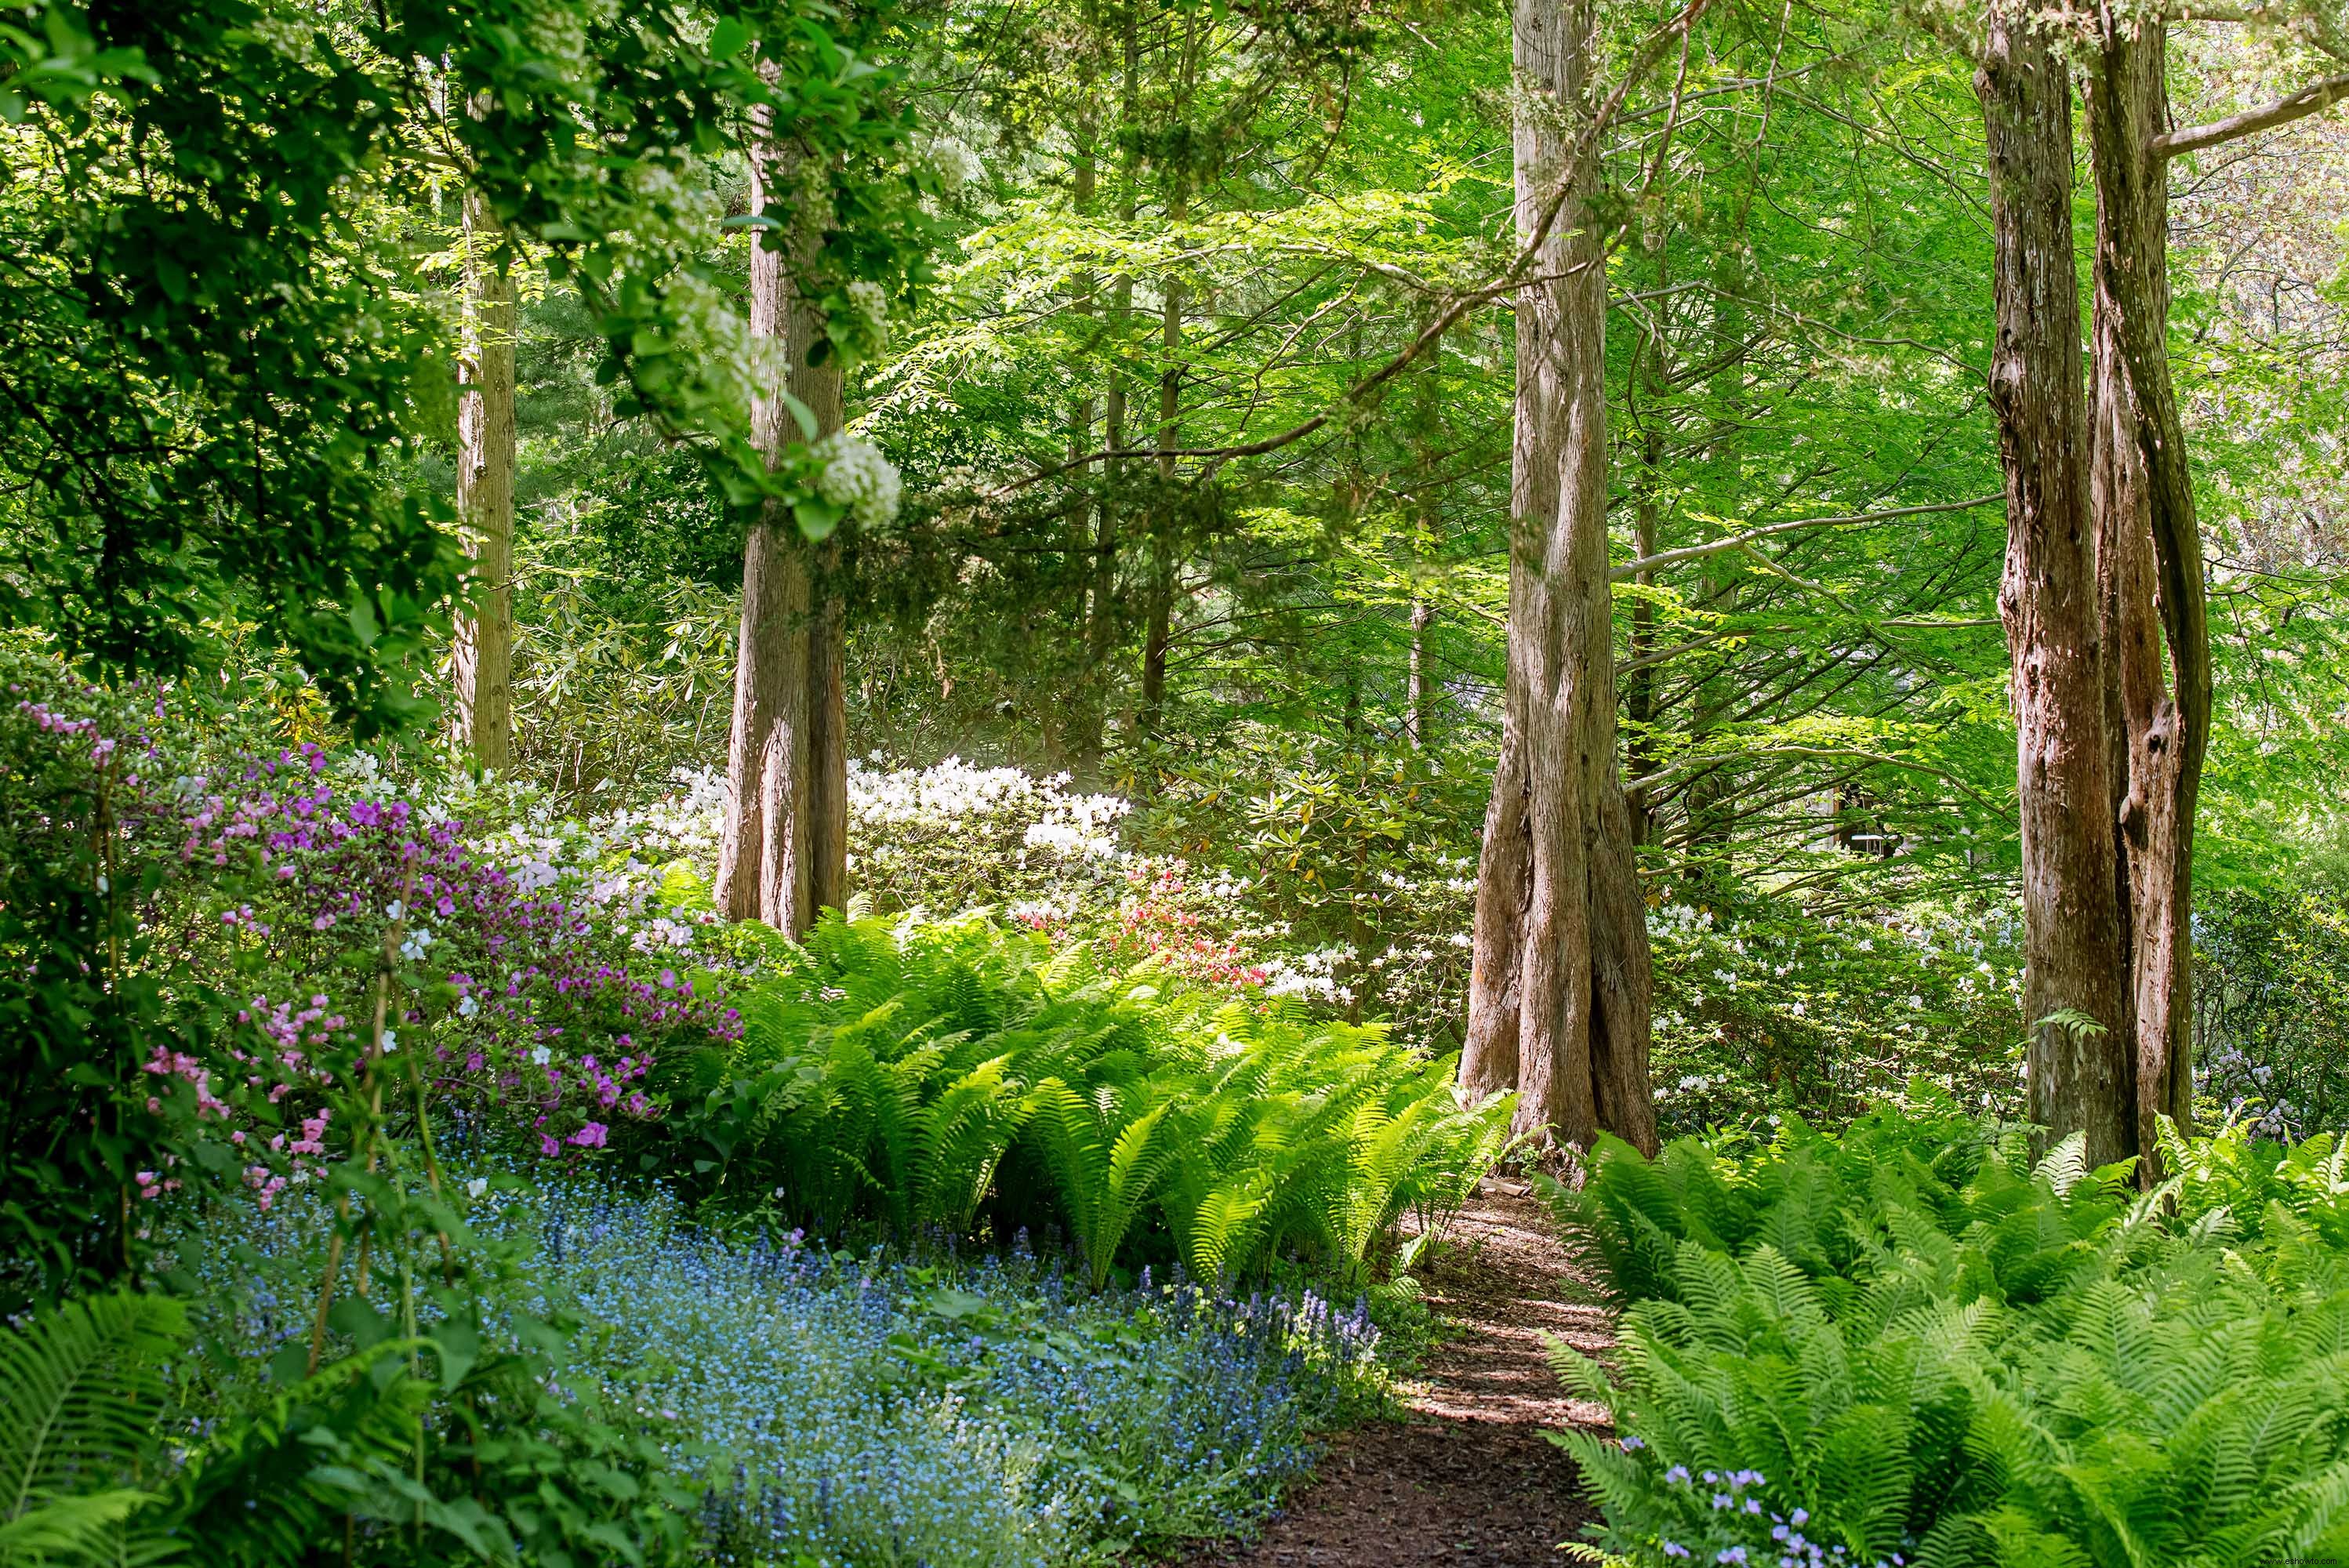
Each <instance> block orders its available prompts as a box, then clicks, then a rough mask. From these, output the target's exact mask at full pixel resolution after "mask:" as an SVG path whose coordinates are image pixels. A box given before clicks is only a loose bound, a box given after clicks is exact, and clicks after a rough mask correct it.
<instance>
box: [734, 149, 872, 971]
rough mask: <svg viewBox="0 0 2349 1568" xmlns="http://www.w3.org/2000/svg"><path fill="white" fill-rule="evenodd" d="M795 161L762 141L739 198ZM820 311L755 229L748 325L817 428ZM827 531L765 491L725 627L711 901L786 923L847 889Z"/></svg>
mask: <svg viewBox="0 0 2349 1568" xmlns="http://www.w3.org/2000/svg"><path fill="white" fill-rule="evenodd" d="M792 167H793V165H792V160H791V159H790V156H789V155H788V154H787V153H785V152H784V151H783V150H780V149H777V148H774V147H772V146H771V145H770V146H763V147H761V150H760V151H759V154H758V156H756V157H755V158H754V159H753V167H752V172H751V200H750V207H751V211H753V212H764V211H769V210H770V209H771V208H781V207H782V206H783V205H784V202H783V201H782V200H781V192H782V191H785V190H787V189H788V188H789V185H790V181H791V177H792ZM791 233H792V244H793V246H794V249H795V250H796V251H797V253H798V254H799V255H800V257H801V258H802V261H806V260H812V256H813V254H814V251H815V248H816V246H817V244H818V243H819V242H820V239H821V237H820V235H819V234H817V233H816V232H815V230H814V227H813V219H812V216H811V214H810V213H809V212H807V211H804V210H803V211H801V212H800V213H799V215H798V218H797V221H795V222H793V223H792V230H791ZM822 331H823V317H822V316H821V315H819V314H818V313H817V311H816V310H815V307H814V306H813V305H812V304H810V303H809V302H807V301H805V300H802V299H800V298H798V297H797V295H796V294H795V291H794V290H793V289H792V280H791V273H790V269H789V267H788V265H787V264H786V261H785V258H784V255H783V253H782V252H781V249H779V248H775V247H772V246H771V245H770V244H769V243H767V242H766V239H765V237H764V236H763V235H760V234H757V233H756V232H754V238H753V241H752V244H751V250H750V332H751V335H752V336H753V337H754V338H757V339H762V340H766V341H769V342H772V343H774V344H776V345H777V346H778V347H779V348H781V350H782V355H781V358H782V360H783V363H784V364H785V365H786V366H788V368H787V369H786V370H785V372H784V376H785V384H786V386H787V387H788V388H789V390H790V392H791V394H792V396H793V397H797V398H798V399H799V400H800V401H801V402H802V403H804V404H805V405H806V406H807V407H809V408H810V409H811V410H812V411H813V413H814V414H815V417H816V424H817V434H818V436H819V437H822V436H824V435H829V434H831V433H833V431H836V430H838V429H839V428H840V426H841V417H842V406H841V381H840V372H839V371H838V370H837V369H836V368H833V367H832V366H822V367H818V366H810V365H809V364H807V350H808V348H809V346H811V345H812V343H813V342H814V341H815V339H816V338H817V337H818V336H819V335H821V333H822ZM780 390H781V388H778V389H777V391H776V392H770V393H768V394H766V395H764V396H761V397H760V398H758V400H757V402H756V403H755V405H754V407H753V408H752V415H751V419H752V430H751V434H752V439H753V440H754V441H755V442H756V443H757V444H758V446H759V448H760V449H761V450H762V451H764V452H766V453H767V455H768V459H769V461H770V462H772V461H774V460H776V459H779V458H780V457H781V454H782V452H783V450H784V449H785V447H786V446H787V445H788V444H789V442H790V440H791V438H792V436H793V435H794V434H795V433H796V422H795V421H794V420H793V419H792V416H791V414H790V412H789V411H788V406H787V405H786V403H785V402H784V399H783V398H782V397H781V396H779V395H777V392H780ZM839 573H840V552H839V543H838V539H837V536H836V535H835V536H834V538H833V540H832V541H829V542H826V543H825V544H824V545H823V546H821V547H814V546H811V545H810V544H809V543H808V542H807V541H806V540H805V539H803V538H802V536H801V534H800V531H799V529H798V526H797V524H796V523H795V522H794V521H792V518H791V516H790V515H789V513H787V512H785V511H782V510H781V508H779V507H777V506H775V505H773V504H772V503H770V504H769V505H768V507H767V508H766V510H765V511H764V512H763V513H762V514H761V517H760V519H759V521H757V522H756V523H755V524H754V525H753V526H752V527H751V529H750V536H749V538H748V540H747V541H746V542H745V544H744V548H743V556H742V617H741V623H740V628H739V631H738V634H737V639H736V648H735V674H734V723H733V729H732V733H731V736H730V740H729V745H728V750H727V791H726V819H725V824H724V828H723V830H722V832H721V834H720V836H719V847H718V881H717V888H716V897H717V903H718V906H719V909H721V910H722V911H724V912H725V913H727V914H728V915H729V916H730V917H731V918H733V919H736V920H761V921H764V922H766V923H768V924H770V925H772V926H774V927H775V928H776V929H778V930H780V931H782V932H785V933H787V934H791V935H793V936H798V935H800V934H803V933H804V932H805V931H806V930H807V929H808V927H809V926H810V925H812V924H813V923H814V921H815V914H816V911H818V910H819V909H822V908H824V907H826V906H827V905H830V906H833V907H837V906H838V905H839V904H841V903H843V902H844V900H845V897H846V892H847V889H846V882H847V849H848V845H847V830H848V779H847V758H848V752H847V734H846V728H847V726H846V707H845V681H844V678H843V677H844V668H843V666H844V645H843V635H844V630H845V628H844V626H843V617H842V614H841V607H840V597H839Z"/></svg>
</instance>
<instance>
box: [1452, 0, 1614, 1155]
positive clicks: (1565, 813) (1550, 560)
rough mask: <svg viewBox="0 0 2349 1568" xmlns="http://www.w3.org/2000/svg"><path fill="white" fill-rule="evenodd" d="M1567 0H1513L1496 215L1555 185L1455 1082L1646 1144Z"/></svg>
mask: <svg viewBox="0 0 2349 1568" xmlns="http://www.w3.org/2000/svg"><path fill="white" fill-rule="evenodd" d="M1593 23H1594V14H1593V10H1592V8H1591V6H1590V5H1589V4H1588V0H1568V4H1566V5H1560V4H1559V3H1558V0H1517V5H1516V15H1515V25H1514V28H1513V34H1514V38H1513V42H1514V49H1515V57H1516V69H1517V76H1518V78H1519V82H1520V86H1521V89H1522V92H1521V98H1522V107H1521V108H1520V109H1519V111H1518V114H1517V121H1516V212H1517V224H1518V232H1519V234H1520V236H1521V238H1522V239H1523V240H1525V241H1528V242H1529V241H1531V240H1532V238H1533V236H1534V234H1535V233H1536V232H1537V230H1538V228H1539V225H1540V222H1541V216H1542V212H1543V211H1544V209H1545V207H1546V206H1547V203H1548V201H1550V200H1551V199H1552V197H1553V196H1554V195H1555V194H1556V193H1557V192H1558V191H1560V189H1561V188H1562V187H1563V189H1564V190H1565V191H1566V200H1565V204H1564V206H1563V208H1562V209H1561V211H1559V213H1558V215H1557V222H1556V223H1555V224H1554V225H1553V226H1552V227H1551V229H1550V231H1549V232H1548V234H1547V237H1546V239H1545V240H1544V242H1543V245H1542V253H1541V254H1540V255H1539V256H1538V257H1537V259H1536V261H1535V263H1534V265H1533V267H1532V269H1531V271H1532V274H1533V276H1534V277H1535V278H1536V279H1537V281H1536V282H1534V283H1531V284H1527V285H1526V287H1525V288H1523V289H1522V290H1521V291H1520V292H1519V294H1518V298H1517V312H1516V318H1517V401H1516V442H1515V449H1514V452H1513V472H1512V479H1511V490H1512V496H1511V512H1512V520H1511V529H1510V532H1511V548H1510V560H1509V645H1508V676H1507V693H1506V714H1505V717H1504V722H1503V730H1502V752H1501V760H1500V764H1499V767H1498V769H1497V770H1496V772H1495V779H1494V789H1493V799H1492V804H1491V806H1490V808H1489V810H1488V812H1487V815H1486V820H1485V854H1484V861H1483V864H1482V866H1481V867H1480V870H1479V873H1478V886H1477V896H1476V931H1475V969H1474V971H1473V973H1472V975H1471V979H1470V987H1469V1019H1468V1038H1467V1045H1466V1049H1465V1050H1464V1053H1463V1057H1462V1061H1461V1083H1462V1087H1463V1088H1464V1090H1465V1091H1466V1092H1468V1093H1470V1094H1483V1093H1486V1092H1490V1091H1491V1090H1493V1089H1496V1088H1506V1087H1511V1086H1514V1087H1516V1089H1517V1091H1518V1104H1517V1125H1518V1126H1519V1128H1520V1129H1522V1130H1528V1131H1543V1132H1547V1133H1549V1134H1552V1135H1554V1136H1556V1137H1557V1138H1558V1139H1559V1140H1563V1141H1565V1142H1568V1143H1573V1144H1578V1145H1582V1146H1586V1147H1587V1146H1588V1144H1589V1142H1590V1141H1591V1140H1592V1139H1593V1138H1594V1137H1595V1136H1596V1134H1597V1133H1598V1131H1599V1130H1601V1129H1605V1130H1609V1131H1612V1132H1615V1133H1618V1134H1619V1135H1620V1136H1622V1137H1623V1138H1625V1139H1627V1140H1630V1142H1632V1143H1634V1144H1636V1145H1638V1146H1639V1147H1640V1148H1641V1149H1644V1150H1653V1149H1654V1148H1655V1144H1656V1131H1655V1112H1654V1106H1653V1101H1652V1100H1651V1096H1650V1088H1649V1083H1648V1032H1649V1014H1648V1008H1649V985H1650V971H1649V954H1648V939H1647V926H1646V919H1645V909H1644V905H1643V903H1642V901H1641V899H1640V890H1639V879H1638V874H1637V869H1636V866H1635V864H1634V861H1633V859H1632V851H1631V840H1630V831H1631V824H1630V810H1629V808H1628V806H1627V805H1626V803H1625V801H1624V798H1623V790H1622V781H1621V777H1620V773H1619V769H1618V766H1617V762H1616V756H1615V672H1614V637H1613V607H1612V603H1611V598H1610V593H1609V584H1608V571H1607V430H1606V364H1605V358H1606V338H1605V331H1606V310H1607V279H1606V271H1605V257H1604V255H1603V253H1602V251H1601V247H1600V243H1599V235H1598V233H1597V232H1596V229H1595V226H1594V221H1593V218H1592V216H1591V212H1590V204H1591V201H1592V199H1593V197H1594V196H1595V194H1596V192H1597V179H1598V170H1597V165H1596V160H1595V158H1594V157H1593V156H1591V154H1590V153H1589V151H1588V150H1587V149H1584V148H1582V147H1580V146H1579V144H1578V137H1577V134H1576V131H1577V128H1578V126H1579V125H1581V124H1583V123H1586V121H1587V117H1588V112H1589V109H1588V103H1587V101H1586V92H1587V88H1588V81H1589V75H1590V65H1589V61H1590V53H1591V48H1592V40H1591V33H1592V28H1593Z"/></svg>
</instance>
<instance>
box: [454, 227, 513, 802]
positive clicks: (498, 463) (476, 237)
mask: <svg viewBox="0 0 2349 1568" xmlns="http://www.w3.org/2000/svg"><path fill="white" fill-rule="evenodd" d="M464 216H465V240H466V247H465V254H466V262H465V282H466V293H467V294H468V298H467V300H466V304H467V315H468V316H469V317H470V318H471V319H470V320H469V321H468V323H467V325H468V326H469V327H470V329H471V330H470V332H469V333H468V335H469V336H470V337H471V340H472V341H471V345H470V346H469V347H470V352H469V353H468V354H467V355H466V356H465V357H464V358H463V359H462V360H461V361H460V362H459V365H458V370H457V375H458V382H459V386H460V391H459V394H458V402H457V514H458V516H459V517H460V519H462V520H463V523H464V529H465V549H466V553H468V554H469V555H471V557H472V558H473V570H472V577H473V584H472V589H473V592H472V597H471V600H470V601H469V603H467V604H466V605H465V606H464V607H463V608H462V609H461V610H460V613H459V614H458V616H457V627H456V647H455V665H456V687H457V738H458V740H459V741H460V743H461V744H463V746H464V747H465V748H466V749H467V750H468V751H469V752H470V753H471V756H472V758H473V761H474V762H475V763H476V764H477V765H478V766H480V767H481V768H484V769H497V770H503V769H505V768H506V767H507V766H508V765H509V764H510V763H511V762H512V759H513V531H514V467H515V462H514V339H515V336H516V330H517V327H518V325H519V322H518V315H517V312H516V309H515V306H514V285H513V278H512V274H511V273H509V272H508V271H507V268H506V262H505V259H504V258H503V257H499V256H495V255H493V254H492V251H493V250H494V249H495V248H497V247H499V246H501V245H502V243H503V242H504V238H505V236H504V232H503V231H502V228H501V227H500V225H499V223H498V221H497V218H496V215H495V214H493V213H492V211H490V206H489V202H488V201H485V200H484V199H483V198H482V197H481V193H480V192H478V191H467V192H466V194H465V207H464Z"/></svg>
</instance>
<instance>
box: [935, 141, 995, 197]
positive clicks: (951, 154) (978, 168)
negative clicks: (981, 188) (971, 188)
mask: <svg viewBox="0 0 2349 1568" xmlns="http://www.w3.org/2000/svg"><path fill="white" fill-rule="evenodd" d="M924 157H925V158H926V160H927V161H928V163H929V166H930V171H931V172H932V173H933V174H935V175H936V176H937V180H938V183H939V184H940V185H941V186H943V187H944V188H945V189H946V190H947V191H959V190H961V189H962V188H963V187H964V186H966V185H971V184H975V183H977V182H978V181H979V180H980V179H982V178H984V177H985V175H986V173H987V166H986V165H985V164H983V163H981V162H980V161H979V159H978V153H976V152H973V151H972V150H970V148H969V146H968V144H967V143H965V142H963V141H962V140H960V139H957V138H955V137H951V136H940V137H934V138H933V139H931V141H930V144H929V146H928V147H927V148H926V149H925V150H924Z"/></svg>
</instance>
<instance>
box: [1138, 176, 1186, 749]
mask: <svg viewBox="0 0 2349 1568" xmlns="http://www.w3.org/2000/svg"><path fill="white" fill-rule="evenodd" d="M1170 205H1171V209H1172V210H1171V211H1169V212H1168V214H1167V216H1168V218H1169V219H1171V220H1172V221H1173V222H1177V223H1180V222H1183V220H1184V217H1185V206H1184V202H1183V200H1182V198H1181V196H1180V195H1179V194H1178V195H1177V196H1176V198H1175V200H1174V201H1173V202H1172V203H1171V204H1170ZM1164 286H1165V291H1166V294H1165V303H1164V307H1163V309H1162V312H1161V316H1160V325H1159V348H1160V351H1161V352H1162V353H1163V354H1164V356H1165V361H1166V363H1165V366H1164V369H1162V370H1161V371H1160V372H1159V374H1158V490H1159V503H1158V507H1157V511H1158V527H1157V528H1156V529H1154V531H1152V533H1151V539H1150V609H1149V622H1148V625H1147V627H1146V629H1145V630H1144V632H1143V647H1142V711H1141V715H1140V725H1139V727H1140V728H1141V730H1142V733H1143V734H1144V735H1156V734H1157V733H1158V730H1159V727H1160V725H1161V724H1162V723H1163V722H1164V718H1165V712H1166V654H1167V649H1168V646H1169V645H1170V644H1171V643H1172V642H1173V640H1174V588H1175V577H1176V562H1175V560H1174V540H1173V538H1172V537H1171V536H1170V534H1169V532H1168V530H1169V529H1170V528H1171V527H1172V526H1173V522H1174V472H1175V469H1174V449H1176V448H1177V447H1180V446H1181V445H1182V444H1183V368H1182V366H1181V365H1180V364H1179V363H1178V362H1177V357H1176V356H1179V355H1180V354H1181V353H1182V352H1183V280H1182V279H1181V278H1178V277H1173V276H1169V277H1168V278H1167V279H1166V282H1165V285H1164Z"/></svg>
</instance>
